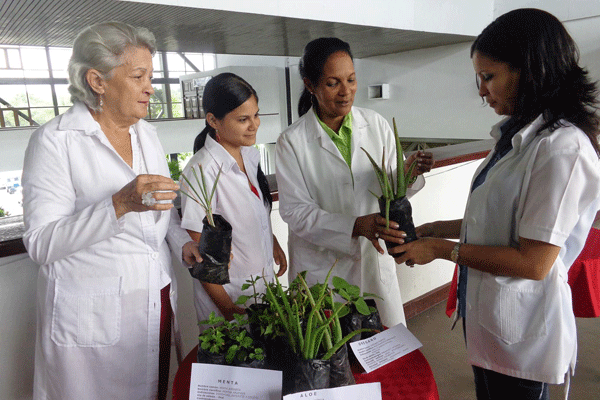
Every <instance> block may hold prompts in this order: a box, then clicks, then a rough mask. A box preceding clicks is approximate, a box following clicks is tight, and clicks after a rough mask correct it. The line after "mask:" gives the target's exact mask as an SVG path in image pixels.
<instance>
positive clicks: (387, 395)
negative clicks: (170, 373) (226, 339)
mask: <svg viewBox="0 0 600 400" xmlns="http://www.w3.org/2000/svg"><path fill="white" fill-rule="evenodd" d="M197 351H198V346H196V347H195V348H194V349H193V350H192V351H190V353H189V354H188V355H187V356H186V357H185V359H184V360H183V361H182V363H181V365H180V366H179V369H178V370H177V373H176V374H175V380H174V382H173V400H188V398H189V391H190V375H191V372H192V363H194V362H195V361H196V352H197ZM354 379H355V380H356V383H370V382H381V392H382V395H383V396H382V397H383V399H384V400H439V394H438V390H437V385H436V383H435V380H434V379H433V373H432V372H431V367H430V366H429V363H428V362H427V360H426V359H425V356H423V353H421V351H420V350H415V351H413V352H412V353H409V354H407V355H405V356H404V357H401V358H399V359H397V360H395V361H393V362H391V363H389V364H387V365H384V366H383V367H381V368H379V369H376V370H375V371H372V372H371V373H368V374H365V373H360V372H354Z"/></svg>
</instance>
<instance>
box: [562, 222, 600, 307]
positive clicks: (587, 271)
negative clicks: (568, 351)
mask: <svg viewBox="0 0 600 400" xmlns="http://www.w3.org/2000/svg"><path fill="white" fill-rule="evenodd" d="M569 285H570V286H571V295H572V296H573V312H574V313H575V316H576V317H579V318H596V317H599V316H600V230H598V229H594V228H592V229H591V230H590V234H589V235H588V238H587V240H586V242H585V246H584V247H583V250H582V251H581V254H579V257H577V259H576V260H575V262H574V263H573V265H572V266H571V268H570V269H569Z"/></svg>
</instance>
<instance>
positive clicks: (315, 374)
mask: <svg viewBox="0 0 600 400" xmlns="http://www.w3.org/2000/svg"><path fill="white" fill-rule="evenodd" d="M295 364H296V368H295V373H294V388H293V391H292V392H291V393H297V392H304V391H306V390H314V389H327V388H329V373H330V372H329V371H330V362H329V360H321V359H311V360H302V359H300V358H296V362H295ZM288 394H289V393H288Z"/></svg>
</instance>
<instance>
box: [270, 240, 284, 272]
mask: <svg viewBox="0 0 600 400" xmlns="http://www.w3.org/2000/svg"><path fill="white" fill-rule="evenodd" d="M273 260H274V261H275V264H277V265H279V270H278V271H277V276H281V275H283V274H285V271H287V260H286V258H285V253H284V251H283V249H282V248H281V246H280V245H279V242H278V241H277V238H276V237H275V235H273Z"/></svg>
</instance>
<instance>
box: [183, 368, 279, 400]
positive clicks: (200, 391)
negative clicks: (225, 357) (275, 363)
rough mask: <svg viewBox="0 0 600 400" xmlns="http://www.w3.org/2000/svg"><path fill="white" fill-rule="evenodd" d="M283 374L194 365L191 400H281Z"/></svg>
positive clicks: (253, 369)
mask: <svg viewBox="0 0 600 400" xmlns="http://www.w3.org/2000/svg"><path fill="white" fill-rule="evenodd" d="M281 382H282V381H281V371H272V370H269V369H258V368H242V367H232V366H228V365H215V364H198V363H194V364H192V375H191V380H190V400H236V399H250V400H281Z"/></svg>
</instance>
